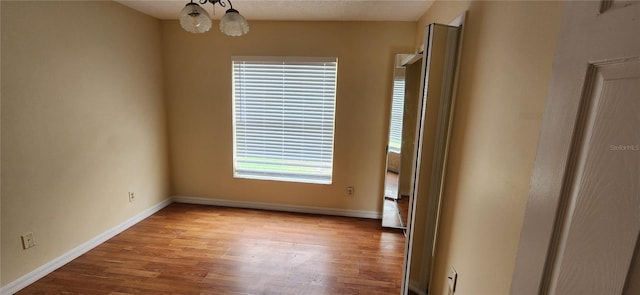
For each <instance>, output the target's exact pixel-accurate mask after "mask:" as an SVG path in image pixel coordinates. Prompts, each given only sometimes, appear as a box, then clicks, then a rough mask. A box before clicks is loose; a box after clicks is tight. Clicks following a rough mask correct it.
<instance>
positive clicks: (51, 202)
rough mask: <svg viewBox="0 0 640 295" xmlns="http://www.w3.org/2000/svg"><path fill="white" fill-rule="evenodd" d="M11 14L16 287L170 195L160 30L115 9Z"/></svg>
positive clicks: (9, 162)
mask: <svg viewBox="0 0 640 295" xmlns="http://www.w3.org/2000/svg"><path fill="white" fill-rule="evenodd" d="M1 5H2V15H1V20H2V93H1V94H2V183H3V186H2V275H3V277H2V285H5V284H7V283H9V282H11V281H14V280H15V279H18V278H19V277H21V276H23V275H25V274H26V273H28V272H30V271H32V270H34V269H35V268H37V267H39V266H41V265H43V264H44V263H46V262H49V261H50V260H52V259H54V258H56V257H59V256H60V255H62V254H64V253H65V252H67V251H69V250H71V249H72V248H74V247H76V246H78V245H80V244H82V243H84V242H86V241H88V240H89V239H91V238H94V237H95V236H96V235H98V234H101V233H103V232H105V231H106V230H108V229H109V228H112V227H114V226H116V225H118V224H120V223H122V222H124V221H125V220H127V219H129V218H131V217H133V216H134V215H136V214H138V213H140V212H141V211H143V210H145V209H148V208H150V207H151V206H153V205H154V204H157V203H159V202H161V201H162V200H164V199H166V198H167V197H168V196H169V186H168V157H167V136H166V135H167V132H166V126H165V124H166V123H165V122H166V116H165V104H164V100H163V94H162V92H163V89H162V85H163V82H162V66H161V65H162V57H161V55H162V54H161V43H160V40H161V30H160V22H159V21H157V20H155V19H153V18H151V17H148V16H145V15H143V14H140V13H138V12H135V11H133V10H131V9H129V8H126V7H124V6H121V5H120V4H117V3H115V2H103V1H91V2H75V1H74V2H46V1H45V2H31V1H21V2H9V1H2V4H1ZM128 191H133V192H135V193H136V195H137V200H136V201H135V202H133V203H129V201H128ZM26 232H33V233H34V235H35V239H36V241H37V245H36V246H35V247H34V248H31V249H29V250H22V247H21V242H20V235H22V234H24V233H26Z"/></svg>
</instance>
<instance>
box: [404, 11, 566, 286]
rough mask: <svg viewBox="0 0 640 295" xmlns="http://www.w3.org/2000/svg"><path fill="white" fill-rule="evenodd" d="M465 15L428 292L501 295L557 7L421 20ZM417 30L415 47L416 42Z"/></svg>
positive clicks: (432, 14)
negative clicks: (449, 279)
mask: <svg viewBox="0 0 640 295" xmlns="http://www.w3.org/2000/svg"><path fill="white" fill-rule="evenodd" d="M465 9H468V11H469V14H468V18H467V23H466V27H465V31H464V34H465V36H464V45H463V51H462V61H461V71H460V80H459V83H460V84H459V86H458V91H459V92H458V97H457V104H456V109H455V112H456V113H455V118H454V122H453V133H452V139H451V145H450V146H451V147H450V154H449V162H448V165H449V166H448V171H447V175H446V180H445V181H446V183H445V188H444V200H443V204H442V213H441V214H442V215H441V220H440V230H439V232H438V244H437V249H436V254H435V256H436V265H435V270H434V284H433V286H432V290H433V294H446V289H445V286H446V275H447V271H448V269H449V267H451V266H453V267H455V268H456V270H457V271H458V274H459V278H458V289H457V291H456V294H458V295H463V294H508V292H509V288H510V284H511V277H512V273H513V269H514V265H515V257H516V252H517V245H518V241H519V238H520V229H521V226H522V219H523V216H524V207H525V203H526V200H527V194H528V189H529V181H530V178H531V170H532V168H533V161H534V158H535V150H536V146H537V142H538V135H539V130H540V124H541V118H542V113H543V108H544V103H545V99H546V92H547V87H548V84H549V78H550V74H551V63H552V59H553V54H554V51H555V44H556V38H557V32H558V27H559V20H560V15H561V3H560V2H524V1H514V2H505V1H475V2H471V3H469V2H456V1H437V2H436V3H435V4H434V5H433V6H432V7H431V9H430V10H429V11H428V12H427V13H426V14H425V15H424V16H423V18H422V19H421V21H420V22H419V25H418V26H419V27H418V28H419V31H422V32H423V30H424V26H425V25H426V24H428V23H432V22H439V23H445V24H447V23H449V22H450V21H452V20H453V19H455V18H456V17H457V16H458V15H460V14H461V13H462V12H463V11H464V10H465ZM422 32H421V33H416V44H420V43H421V42H422Z"/></svg>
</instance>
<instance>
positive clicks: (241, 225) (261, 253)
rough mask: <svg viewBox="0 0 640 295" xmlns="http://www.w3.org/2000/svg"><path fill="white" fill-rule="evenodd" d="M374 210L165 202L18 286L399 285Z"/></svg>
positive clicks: (395, 251) (302, 290) (160, 290)
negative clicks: (352, 212)
mask: <svg viewBox="0 0 640 295" xmlns="http://www.w3.org/2000/svg"><path fill="white" fill-rule="evenodd" d="M403 256H404V236H403V235H402V234H401V233H399V232H395V231H385V230H383V229H381V227H380V221H379V220H368V219H356V218H346V217H329V216H319V215H309V214H295V213H281V212H271V211H260V210H247V209H234V208H223V207H213V206H200V205H187V204H172V205H169V206H168V207H166V208H165V209H163V210H161V211H160V212H158V213H156V214H154V215H152V216H151V217H149V218H147V219H145V220H144V221H142V222H140V223H138V224H136V225H134V226H133V227H131V228H129V229H128V230H126V231H124V232H123V233H121V234H119V235H117V236H116V237H114V238H112V239H110V240H109V241H107V242H105V243H103V244H101V245H100V246H98V247H96V248H94V249H93V250H91V251H90V252H88V253H86V254H84V255H82V256H80V257H78V258H77V259H75V260H73V261H72V262H70V263H68V264H67V265H65V266H63V267H61V268H60V269H58V270H56V271H54V272H53V273H51V274H49V275H48V276H46V277H44V278H42V279H41V280H39V281H37V282H35V283H34V284H32V285H31V286H29V287H27V288H25V289H23V290H22V291H21V292H19V293H18V294H113V295H115V294H399V293H400V285H401V278H402V263H403Z"/></svg>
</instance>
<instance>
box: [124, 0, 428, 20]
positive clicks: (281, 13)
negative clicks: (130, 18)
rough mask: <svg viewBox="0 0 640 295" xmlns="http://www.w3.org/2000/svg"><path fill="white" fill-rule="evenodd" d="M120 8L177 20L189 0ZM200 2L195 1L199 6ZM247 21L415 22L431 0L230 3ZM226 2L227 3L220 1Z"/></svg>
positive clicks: (134, 1)
mask: <svg viewBox="0 0 640 295" xmlns="http://www.w3.org/2000/svg"><path fill="white" fill-rule="evenodd" d="M116 1H117V2H119V3H122V4H123V5H126V6H129V7H131V8H133V9H135V10H138V11H141V12H143V13H145V14H148V15H151V16H153V17H156V18H158V19H177V18H178V13H179V12H180V10H182V8H183V7H184V6H185V4H187V3H189V0H116ZM198 1H199V0H194V2H196V3H198ZM231 1H232V3H233V8H235V9H236V10H238V11H239V12H240V14H242V15H243V16H244V17H245V18H246V19H247V20H248V21H249V22H251V20H287V21H416V20H418V19H419V18H420V16H422V15H423V14H424V12H425V11H426V10H427V9H428V8H429V7H430V6H431V4H433V1H434V0H321V1H314V0H231ZM223 2H225V3H226V0H223ZM203 7H204V8H205V9H206V10H207V11H208V12H209V14H211V16H212V17H213V18H214V19H219V18H220V17H221V16H222V15H224V12H225V11H226V9H228V8H229V6H228V5H227V7H221V6H220V5H219V4H216V5H215V16H214V15H213V14H212V9H213V8H212V6H211V4H208V3H207V4H205V5H203Z"/></svg>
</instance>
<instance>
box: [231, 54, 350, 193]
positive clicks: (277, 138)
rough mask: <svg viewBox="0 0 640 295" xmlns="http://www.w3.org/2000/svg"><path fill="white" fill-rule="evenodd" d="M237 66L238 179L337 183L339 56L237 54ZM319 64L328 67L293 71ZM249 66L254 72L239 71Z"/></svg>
mask: <svg viewBox="0 0 640 295" xmlns="http://www.w3.org/2000/svg"><path fill="white" fill-rule="evenodd" d="M231 64H232V77H233V81H232V89H233V91H232V92H233V94H232V105H233V175H234V177H235V178H248V179H262V180H276V181H289V182H303V183H317V184H331V183H332V179H333V149H334V142H335V110H336V91H337V67H338V59H337V58H336V57H265V56H233V57H232V63H231ZM314 66H317V67H323V68H322V69H320V68H316V69H315V71H314V74H312V73H311V72H309V73H304V74H307V75H305V76H302V75H298V76H295V74H294V75H293V76H292V75H291V73H292V71H294V68H295V69H296V70H298V72H297V73H298V74H301V73H302V72H300V71H301V70H305V68H306V70H309V67H314ZM279 67H287V68H288V69H284V68H279ZM303 67H304V68H303ZM248 68H250V69H252V70H254V72H253V74H254V75H249V74H246V73H245V74H243V73H241V72H239V71H241V70H244V71H246V70H247V69H248ZM287 71H288V72H287ZM323 71H325V72H323ZM271 72H272V73H273V74H272V73H271ZM287 73H289V74H288V75H287ZM324 74H326V76H322V75H324ZM243 75H244V77H243ZM276 77H277V78H276ZM274 78H276V79H274ZM243 79H246V80H243ZM298 82H300V83H302V84H300V83H298ZM300 85H317V87H316V89H317V90H318V92H316V93H313V92H306V91H308V90H309V88H304V87H300ZM277 87H281V89H282V91H280V90H279V89H278V88H277ZM305 87H309V86H305ZM263 91H264V92H263ZM243 93H245V94H246V95H243ZM267 93H268V94H269V95H268V96H267V95H266V94H267ZM287 104H288V106H287ZM310 106H316V107H318V108H316V109H311V110H310V109H309V107H310ZM266 112H269V113H271V114H272V115H277V116H280V117H274V116H271V117H270V116H265V115H264V114H265V113H266ZM252 121H253V122H252ZM269 126H270V127H269ZM296 145H300V146H301V147H302V149H300V148H295V146H296ZM305 145H306V146H305Z"/></svg>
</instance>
